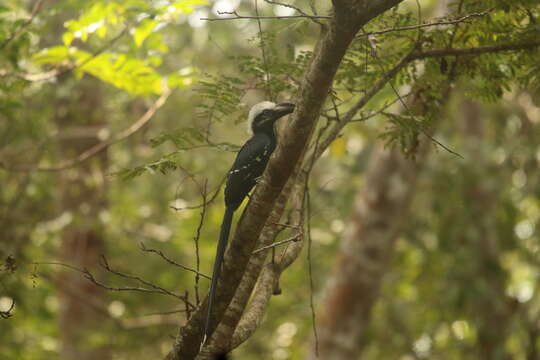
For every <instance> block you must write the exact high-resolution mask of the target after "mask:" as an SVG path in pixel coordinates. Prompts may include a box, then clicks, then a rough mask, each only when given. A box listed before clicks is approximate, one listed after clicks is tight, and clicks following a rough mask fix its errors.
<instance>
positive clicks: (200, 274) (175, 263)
mask: <svg viewBox="0 0 540 360" xmlns="http://www.w3.org/2000/svg"><path fill="white" fill-rule="evenodd" d="M139 246H140V248H141V250H142V251H144V252H149V253H154V254H157V255H159V256H161V258H163V260H165V261H166V262H168V263H169V264H171V265H174V266H177V267H179V268H181V269H184V270H187V271H191V272H192V273H194V274H196V275H198V276H201V277H203V278H206V279H208V280H212V278H211V277H210V276H208V275H205V274H203V273H202V272H199V271H197V270H195V269H192V268H190V267H188V266H185V265H182V264H179V263H177V262H176V261H174V260H172V259H171V258H169V257H167V255H165V254H164V253H163V252H162V251H161V250H156V249H149V248H147V247H146V246H144V244H143V243H142V242H141V243H139Z"/></svg>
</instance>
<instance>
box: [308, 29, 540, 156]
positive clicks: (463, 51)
mask: <svg viewBox="0 0 540 360" xmlns="http://www.w3.org/2000/svg"><path fill="white" fill-rule="evenodd" d="M537 47H540V40H538V39H534V40H531V41H527V42H520V43H514V44H501V45H489V46H479V47H470V48H455V49H432V50H423V51H421V50H417V47H415V48H413V50H412V51H411V52H410V53H409V54H407V55H405V56H404V57H403V58H402V59H401V60H400V61H399V62H398V63H397V64H396V65H394V67H393V68H391V69H390V70H388V71H387V72H386V73H384V75H383V76H382V77H381V78H380V79H379V80H377V81H376V82H375V84H373V86H372V87H371V88H370V89H369V90H368V91H367V92H366V93H365V94H364V96H362V97H361V98H360V99H359V100H358V102H357V103H356V104H355V105H354V106H353V107H351V109H350V110H349V111H348V112H347V113H346V114H345V115H344V116H343V117H342V121H341V122H338V123H336V124H335V125H334V127H333V128H332V130H331V132H330V133H329V134H328V135H327V136H326V137H325V139H324V140H323V141H322V143H321V146H320V149H319V151H318V152H317V154H315V156H316V157H320V156H321V155H322V153H323V152H324V150H326V148H328V146H329V145H330V144H331V143H332V142H333V141H334V140H335V139H336V138H337V137H338V136H339V133H340V132H341V131H342V130H343V128H344V127H345V126H346V125H347V123H349V122H350V121H352V120H353V119H354V117H355V116H356V114H357V113H358V111H360V109H362V108H363V107H364V106H365V105H366V104H367V103H368V102H369V101H370V100H371V98H372V97H373V96H375V95H376V94H377V93H378V92H379V91H380V90H381V89H382V88H383V87H384V86H386V84H387V83H388V82H389V81H390V80H391V79H392V78H393V77H394V76H395V75H396V74H397V73H398V72H399V71H401V70H402V69H403V68H404V67H405V66H407V65H408V64H409V63H411V62H413V61H415V60H422V59H427V58H433V57H445V56H467V55H471V56H472V55H483V54H489V53H497V52H505V51H517V50H531V49H534V48H537ZM398 100H399V98H398Z"/></svg>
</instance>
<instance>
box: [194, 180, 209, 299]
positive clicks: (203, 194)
mask: <svg viewBox="0 0 540 360" xmlns="http://www.w3.org/2000/svg"><path fill="white" fill-rule="evenodd" d="M207 187H208V180H207V179H205V181H204V185H203V187H202V188H201V197H202V200H203V202H202V203H203V207H202V210H201V220H200V221H199V225H198V226H197V232H196V234H195V237H194V238H193V241H194V242H195V258H196V268H197V274H196V275H195V302H196V304H197V306H198V305H199V303H200V299H199V277H200V275H199V270H200V265H201V258H200V256H199V239H200V238H201V230H202V227H203V224H204V217H205V215H206V204H207V201H206V197H207V195H208V193H207Z"/></svg>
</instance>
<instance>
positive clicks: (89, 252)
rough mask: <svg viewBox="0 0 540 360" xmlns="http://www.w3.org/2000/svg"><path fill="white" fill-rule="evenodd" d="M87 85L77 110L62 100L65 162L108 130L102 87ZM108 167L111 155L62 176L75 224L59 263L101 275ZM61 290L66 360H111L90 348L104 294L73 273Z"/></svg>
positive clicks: (65, 203)
mask: <svg viewBox="0 0 540 360" xmlns="http://www.w3.org/2000/svg"><path fill="white" fill-rule="evenodd" d="M82 84H83V85H82V86H81V88H80V97H79V98H78V99H77V100H76V103H75V104H69V103H64V102H63V101H62V100H60V101H59V102H58V103H57V104H56V108H57V122H58V124H59V127H60V128H61V129H62V130H61V131H62V135H61V137H62V138H61V141H60V150H61V153H62V157H68V158H69V157H74V156H76V155H77V154H80V153H81V152H83V151H84V150H86V149H88V148H89V147H91V146H93V145H95V144H96V143H98V142H99V141H100V140H99V139H98V136H97V134H98V130H99V129H100V128H102V127H103V125H104V124H103V122H102V120H101V119H103V116H102V112H101V111H100V110H101V109H102V106H103V105H102V101H101V96H100V95H99V94H100V92H99V91H98V89H97V85H98V84H97V82H96V81H93V80H90V81H85V82H83V83H82ZM106 166H107V155H106V152H102V153H101V154H99V155H98V156H96V157H94V158H93V159H92V160H91V161H87V162H84V163H83V164H81V166H79V167H78V168H77V170H76V171H72V170H70V169H68V170H65V171H63V172H62V173H61V174H60V175H59V188H60V189H59V190H60V192H61V195H60V196H61V201H62V204H61V207H62V210H61V212H62V213H63V214H64V216H69V217H71V218H72V220H71V223H70V225H68V226H67V227H66V228H65V229H64V231H63V232H62V240H61V245H60V257H61V259H62V261H63V262H64V263H68V264H71V265H73V266H76V267H78V268H85V269H88V270H90V271H92V272H95V271H96V269H98V267H99V266H98V265H99V259H100V256H101V255H102V254H104V253H105V242H104V240H103V229H102V226H101V223H100V221H99V214H100V212H101V211H103V210H104V209H105V207H106V192H105V190H106V187H105V176H104V174H105V171H106ZM58 284H59V285H60V286H59V287H58V298H59V301H60V309H59V326H60V338H61V340H62V350H61V354H62V359H67V360H85V359H88V360H91V359H109V358H111V356H110V353H109V351H108V350H107V348H106V347H103V346H101V347H97V348H96V347H90V345H89V342H88V339H89V335H90V334H91V332H92V331H96V330H97V329H98V328H99V327H101V326H102V325H103V311H99V306H98V307H96V306H95V305H96V304H103V302H104V292H103V289H101V288H98V287H97V286H96V285H94V284H92V283H90V282H89V281H88V280H87V279H85V278H84V277H83V276H82V275H81V274H80V273H77V272H73V271H72V270H66V271H63V272H62V273H61V274H60V275H59V278H58ZM101 308H104V306H102V307H101Z"/></svg>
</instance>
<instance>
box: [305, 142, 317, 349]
mask: <svg viewBox="0 0 540 360" xmlns="http://www.w3.org/2000/svg"><path fill="white" fill-rule="evenodd" d="M315 152H316V150H315ZM313 160H315V158H313ZM312 168H313V164H311V165H310V166H309V171H311V169H312ZM304 197H305V209H306V218H307V224H306V227H307V240H308V248H307V262H308V273H309V307H310V309H311V326H312V327H313V337H314V339H315V356H316V357H319V335H318V333H317V318H316V315H315V304H314V300H313V293H314V292H315V289H314V287H315V286H314V285H313V264H312V256H311V252H312V245H313V240H312V238H311V215H312V214H311V196H310V192H309V176H306V177H305V182H304Z"/></svg>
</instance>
